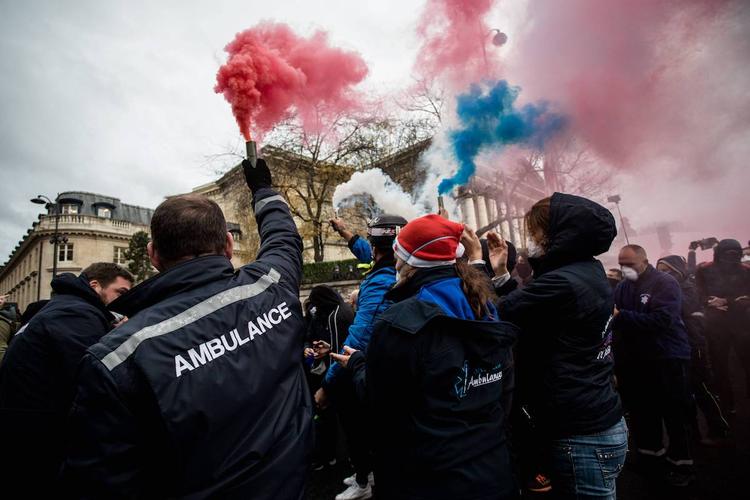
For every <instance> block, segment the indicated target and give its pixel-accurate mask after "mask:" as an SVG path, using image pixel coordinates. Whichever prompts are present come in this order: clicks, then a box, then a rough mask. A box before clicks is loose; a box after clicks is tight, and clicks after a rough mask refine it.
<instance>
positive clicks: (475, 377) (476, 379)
mask: <svg viewBox="0 0 750 500" xmlns="http://www.w3.org/2000/svg"><path fill="white" fill-rule="evenodd" d="M502 379H503V368H502V365H501V364H498V365H497V366H494V367H492V369H490V370H484V369H482V368H476V369H474V370H469V362H468V361H464V366H463V367H462V368H461V371H460V372H459V374H458V377H456V383H455V384H454V386H453V387H454V389H455V391H456V396H458V399H463V398H465V397H466V395H467V394H468V393H469V390H470V389H473V388H476V387H480V386H483V385H487V384H494V383H495V382H500V381H501V380H502Z"/></svg>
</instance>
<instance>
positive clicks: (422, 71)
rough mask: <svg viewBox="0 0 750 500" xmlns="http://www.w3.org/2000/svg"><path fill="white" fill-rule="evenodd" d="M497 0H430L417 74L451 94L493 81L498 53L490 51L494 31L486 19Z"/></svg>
mask: <svg viewBox="0 0 750 500" xmlns="http://www.w3.org/2000/svg"><path fill="white" fill-rule="evenodd" d="M494 4H495V0H427V4H426V5H425V7H424V10H423V12H422V15H421V17H420V20H419V24H418V26H417V35H418V36H419V38H420V39H421V40H422V45H421V47H420V48H419V53H418V54H417V60H416V65H415V71H416V72H417V74H419V75H421V76H423V77H425V78H427V79H429V80H432V79H438V80H441V82H442V83H443V84H444V85H446V86H447V87H448V88H449V89H451V90H457V91H459V90H460V91H463V90H466V89H467V88H468V86H469V84H471V83H478V82H481V81H482V80H485V79H487V78H492V77H493V74H492V71H491V68H493V67H495V65H496V64H497V60H496V59H495V54H496V52H497V51H496V50H491V49H490V50H489V51H488V50H487V44H488V43H489V41H490V38H491V36H490V32H489V31H490V29H489V27H488V26H487V24H486V23H485V22H484V17H485V16H486V15H487V13H488V12H489V11H490V10H491V9H492V7H493V6H494Z"/></svg>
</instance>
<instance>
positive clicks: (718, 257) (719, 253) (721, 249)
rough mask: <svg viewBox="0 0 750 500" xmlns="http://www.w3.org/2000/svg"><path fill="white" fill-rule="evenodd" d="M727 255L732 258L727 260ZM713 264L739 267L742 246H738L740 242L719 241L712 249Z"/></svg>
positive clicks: (730, 240)
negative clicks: (730, 255)
mask: <svg viewBox="0 0 750 500" xmlns="http://www.w3.org/2000/svg"><path fill="white" fill-rule="evenodd" d="M727 254H732V257H729V258H727V257H728V255H727ZM714 262H715V263H716V264H724V265H727V264H729V265H732V264H737V265H739V264H740V262H742V245H740V242H739V241H737V240H732V239H726V240H721V241H720V242H719V244H718V245H716V246H715V247H714Z"/></svg>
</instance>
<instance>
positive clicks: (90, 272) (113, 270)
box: [0, 262, 133, 498]
mask: <svg viewBox="0 0 750 500" xmlns="http://www.w3.org/2000/svg"><path fill="white" fill-rule="evenodd" d="M132 284H133V276H132V275H131V274H130V273H129V272H128V271H126V270H125V269H123V268H122V267H120V266H118V265H117V264H112V263H108V262H101V263H96V264H92V265H91V266H89V267H87V268H86V269H84V270H83V272H82V273H81V275H80V276H77V277H76V276H75V275H73V274H68V273H66V274H61V275H59V276H57V277H56V278H55V279H54V280H52V289H53V290H54V292H55V296H54V297H53V298H52V300H51V301H50V302H49V304H47V305H46V307H45V308H44V310H43V311H41V312H39V313H38V314H37V315H36V316H34V318H33V319H32V320H31V321H30V322H29V323H27V324H26V325H25V326H24V327H22V328H21V329H20V330H19V331H18V333H17V334H16V336H15V337H14V339H13V342H11V344H10V348H9V349H8V353H7V355H6V357H5V361H4V362H3V365H2V367H1V368H0V415H2V420H3V422H4V423H3V429H4V430H5V436H6V437H5V438H4V439H3V444H2V453H0V462H2V465H0V470H2V471H3V472H2V474H3V488H4V489H6V491H23V492H24V495H27V496H28V497H29V498H31V497H37V496H39V497H41V496H44V495H46V494H49V493H51V492H52V491H54V485H55V480H56V478H57V471H58V469H59V467H60V464H61V462H62V458H63V448H64V443H63V439H62V438H63V426H64V423H65V416H66V415H67V413H68V410H70V406H71V404H72V402H73V396H74V394H75V375H76V369H77V366H78V363H79V362H80V361H81V358H83V356H84V354H85V353H86V349H88V348H89V347H90V346H92V345H93V344H95V343H97V342H98V341H99V339H101V337H102V336H103V335H104V334H106V333H107V332H108V331H109V330H110V329H111V328H112V325H113V322H114V321H115V318H114V316H113V315H112V314H111V313H110V312H109V311H107V308H106V304H108V303H109V302H111V301H112V300H114V299H115V298H116V297H118V296H119V295H121V294H122V293H125V292H126V291H127V290H128V289H130V287H131V286H132ZM5 461H7V462H8V463H7V464H5V463H4V462H5ZM14 486H18V488H19V489H16V488H15V487H14Z"/></svg>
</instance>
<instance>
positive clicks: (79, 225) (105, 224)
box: [37, 214, 146, 233]
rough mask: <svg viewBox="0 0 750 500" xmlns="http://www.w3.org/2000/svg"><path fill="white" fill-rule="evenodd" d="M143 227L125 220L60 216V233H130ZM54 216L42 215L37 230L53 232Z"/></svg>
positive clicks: (87, 216) (89, 216)
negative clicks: (98, 231)
mask: <svg viewBox="0 0 750 500" xmlns="http://www.w3.org/2000/svg"><path fill="white" fill-rule="evenodd" d="M145 227H146V226H145V225H141V224H133V223H132V222H128V221H125V220H117V219H108V218H106V217H96V216H94V215H81V214H62V215H60V231H65V230H72V229H91V230H96V229H99V230H102V231H111V232H115V233H132V232H134V230H135V229H136V228H145ZM54 228H55V216H54V215H44V216H42V220H41V222H40V223H39V226H38V227H37V230H43V231H47V230H54Z"/></svg>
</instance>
